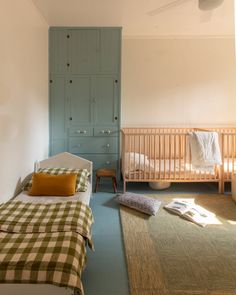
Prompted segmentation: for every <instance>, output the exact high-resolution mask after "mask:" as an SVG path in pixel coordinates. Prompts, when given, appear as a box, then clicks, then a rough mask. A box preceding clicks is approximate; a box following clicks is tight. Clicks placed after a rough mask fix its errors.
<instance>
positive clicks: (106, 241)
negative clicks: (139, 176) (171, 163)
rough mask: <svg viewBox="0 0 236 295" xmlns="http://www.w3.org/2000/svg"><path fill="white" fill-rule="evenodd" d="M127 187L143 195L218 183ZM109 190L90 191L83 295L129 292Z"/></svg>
mask: <svg viewBox="0 0 236 295" xmlns="http://www.w3.org/2000/svg"><path fill="white" fill-rule="evenodd" d="M228 189H230V188H228ZM121 190H122V188H121V187H120V191H121ZM127 190H128V191H132V192H137V193H146V194H153V193H160V194H166V193H176V194H181V193H217V186H216V185H215V184H211V183H208V184H197V183H185V184H172V185H171V187H170V188H169V189H168V190H164V191H159V192H157V191H153V190H151V189H150V188H149V187H148V185H147V184H142V183H137V184H128V186H127ZM110 191H111V186H110V185H108V184H103V185H102V186H101V188H100V192H98V193H96V194H93V196H92V199H91V203H90V205H91V208H92V210H93V214H94V219H95V223H94V225H93V238H94V244H95V252H94V253H93V252H91V251H89V250H88V263H87V267H86V270H85V272H84V274H83V277H82V281H83V284H84V289H85V295H128V294H129V286H128V276H127V271H126V264H125V253H124V246H123V240H122V230H121V224H120V218H119V207H118V205H117V204H116V202H115V201H114V198H115V195H114V194H113V193H111V192H110Z"/></svg>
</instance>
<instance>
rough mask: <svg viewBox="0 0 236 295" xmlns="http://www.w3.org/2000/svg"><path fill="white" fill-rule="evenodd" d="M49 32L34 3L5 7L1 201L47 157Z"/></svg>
mask: <svg viewBox="0 0 236 295" xmlns="http://www.w3.org/2000/svg"><path fill="white" fill-rule="evenodd" d="M47 32H48V25H47V24H46V22H45V20H44V19H43V18H42V16H41V15H40V14H39V12H38V10H37V9H36V7H35V6H34V4H33V3H32V1H31V0H21V1H19V0H4V1H1V2H0V35H1V46H0V61H1V67H0V202H1V201H5V200H8V199H9V198H11V197H12V196H13V194H14V190H15V187H16V185H17V182H18V180H19V179H20V178H21V177H24V176H25V175H26V174H28V173H29V172H31V171H32V169H33V165H34V162H35V160H39V159H43V158H45V157H46V156H47V154H48V90H47V79H48V77H47V72H48V69H47V59H48V54H47V50H48V49H47V48H48V46H47V42H48V41H47V39H48V37H47Z"/></svg>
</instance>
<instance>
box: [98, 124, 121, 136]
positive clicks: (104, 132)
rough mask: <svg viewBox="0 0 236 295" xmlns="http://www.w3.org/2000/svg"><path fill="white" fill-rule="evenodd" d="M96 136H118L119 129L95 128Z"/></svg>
mask: <svg viewBox="0 0 236 295" xmlns="http://www.w3.org/2000/svg"><path fill="white" fill-rule="evenodd" d="M94 135H95V136H117V135H118V128H117V127H106V126H105V127H103V126H101V127H95V128H94Z"/></svg>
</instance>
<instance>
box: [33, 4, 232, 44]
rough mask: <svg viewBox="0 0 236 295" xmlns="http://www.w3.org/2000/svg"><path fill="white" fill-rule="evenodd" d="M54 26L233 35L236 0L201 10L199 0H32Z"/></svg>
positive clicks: (125, 32) (145, 34)
mask: <svg viewBox="0 0 236 295" xmlns="http://www.w3.org/2000/svg"><path fill="white" fill-rule="evenodd" d="M32 1H33V2H34V4H35V6H36V7H37V8H38V9H39V11H40V12H41V14H42V15H43V17H44V18H45V20H46V21H47V23H48V24H49V25H50V26H122V27H123V35H124V36H127V37H140V36H142V37H147V38H150V37H165V36H167V37H168V36H169V37H170V36H178V37H184V36H185V37H186V36H213V37H214V36H233V35H234V0H225V1H224V3H223V4H222V5H221V6H219V7H218V8H216V9H215V10H213V11H200V10H199V9H198V0H178V1H179V2H178V3H180V4H179V5H178V6H177V5H170V7H169V9H167V10H162V11H161V10H158V8H159V7H161V6H163V5H168V4H169V3H171V2H173V0H32Z"/></svg>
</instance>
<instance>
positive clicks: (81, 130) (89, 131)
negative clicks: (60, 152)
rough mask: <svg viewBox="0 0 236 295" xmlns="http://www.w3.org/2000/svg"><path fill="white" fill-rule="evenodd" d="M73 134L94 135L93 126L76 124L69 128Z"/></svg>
mask: <svg viewBox="0 0 236 295" xmlns="http://www.w3.org/2000/svg"><path fill="white" fill-rule="evenodd" d="M69 134H70V135H71V136H92V135H93V128H92V127H87V126H74V127H70V128H69Z"/></svg>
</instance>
